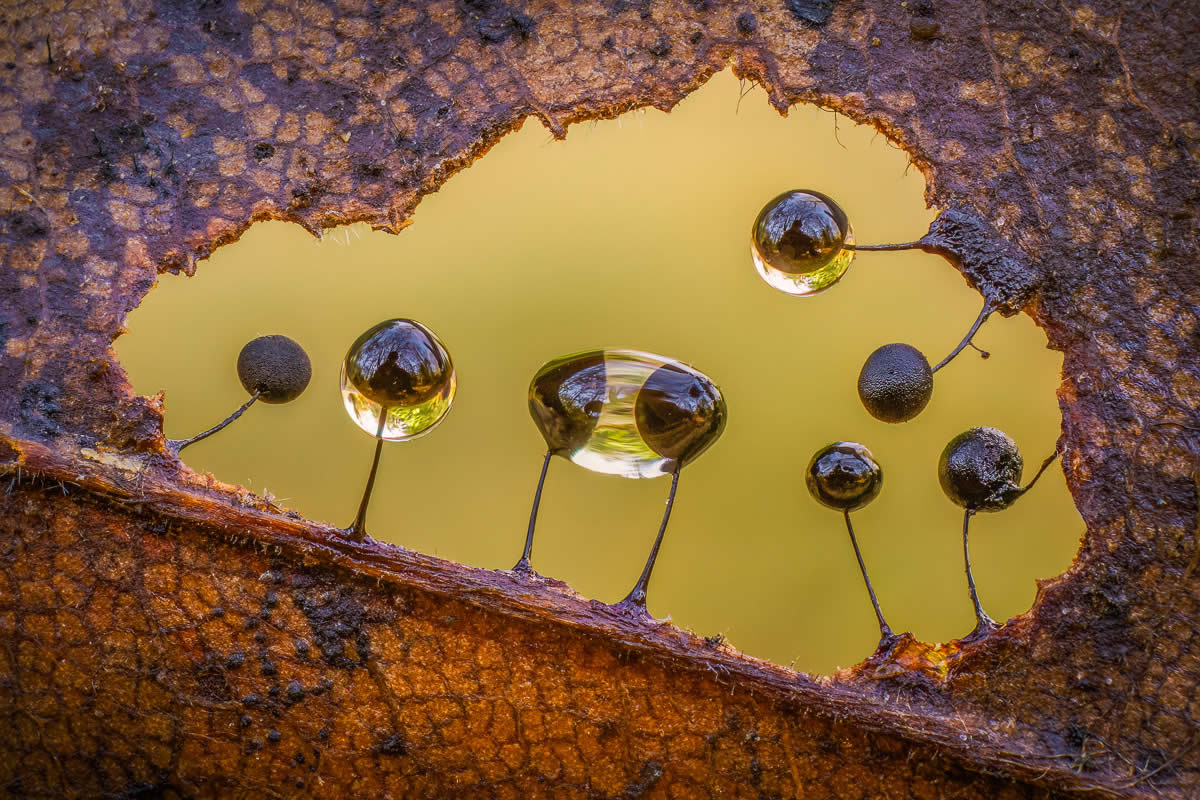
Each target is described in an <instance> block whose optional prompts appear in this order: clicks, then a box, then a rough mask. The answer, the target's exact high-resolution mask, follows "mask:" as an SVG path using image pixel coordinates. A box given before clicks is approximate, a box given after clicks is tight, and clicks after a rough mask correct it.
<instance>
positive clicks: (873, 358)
mask: <svg viewBox="0 0 1200 800" xmlns="http://www.w3.org/2000/svg"><path fill="white" fill-rule="evenodd" d="M858 397H859V399H860V400H862V404H863V407H865V408H866V409H867V412H868V413H869V414H870V415H871V416H872V417H874V418H875V419H877V420H880V421H882V422H907V421H909V420H910V419H912V418H913V417H915V416H917V415H918V414H920V413H921V412H922V411H923V410H924V409H925V406H927V405H929V399H930V398H931V397H933V370H932V369H930V367H929V361H928V360H927V359H926V358H925V355H924V354H923V353H922V352H921V351H920V350H918V349H917V348H915V347H913V346H912V345H909V344H900V343H896V344H885V345H884V346H883V347H880V348H879V349H878V350H876V351H875V352H873V353H871V355H870V356H868V357H867V361H866V363H865V364H863V368H862V371H861V372H860V373H859V374H858Z"/></svg>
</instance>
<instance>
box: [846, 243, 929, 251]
mask: <svg viewBox="0 0 1200 800" xmlns="http://www.w3.org/2000/svg"><path fill="white" fill-rule="evenodd" d="M842 249H843V250H920V249H921V242H920V241H916V242H900V243H899V244H843V245H842Z"/></svg>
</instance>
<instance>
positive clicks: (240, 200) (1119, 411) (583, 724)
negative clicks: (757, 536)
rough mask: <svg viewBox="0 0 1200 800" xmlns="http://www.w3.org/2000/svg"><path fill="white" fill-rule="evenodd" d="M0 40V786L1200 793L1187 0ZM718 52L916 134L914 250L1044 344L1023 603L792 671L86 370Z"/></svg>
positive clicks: (766, 81) (793, 1)
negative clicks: (426, 523) (508, 565)
mask: <svg viewBox="0 0 1200 800" xmlns="http://www.w3.org/2000/svg"><path fill="white" fill-rule="evenodd" d="M0 24H3V26H4V34H3V36H0V173H3V175H4V180H3V182H2V185H0V261H2V264H3V266H2V267H0V298H2V299H3V301H2V302H0V345H2V346H0V388H2V389H3V391H2V392H0V470H2V471H3V473H4V475H5V477H6V480H7V487H6V494H5V495H4V496H3V498H2V499H0V632H2V639H0V643H2V645H3V646H0V714H2V716H3V722H4V725H3V732H2V733H0V791H3V792H5V793H6V794H7V795H8V796H12V797H62V796H114V797H152V796H153V797H158V796H163V797H229V796H253V797H258V796H284V795H287V796H291V795H313V796H329V797H333V796H345V795H351V794H354V795H359V796H371V797H373V796H394V797H450V796H455V797H493V796H494V797H514V798H517V797H541V796H546V797H704V796H716V795H721V796H736V797H743V796H744V797H800V796H803V797H806V798H814V797H816V798H820V797H828V798H853V797H917V798H925V797H928V798H933V797H952V796H961V797H1013V798H1016V797H1043V796H1054V795H1058V794H1061V793H1075V792H1080V793H1092V794H1096V795H1100V796H1121V795H1130V796H1133V795H1142V794H1154V795H1161V796H1164V797H1178V798H1184V797H1190V796H1194V795H1195V794H1197V793H1198V792H1200V726H1198V725H1197V721H1198V720H1200V635H1198V630H1197V624H1198V623H1197V620H1198V619H1200V615H1198V608H1197V606H1198V604H1200V583H1197V581H1198V580H1200V576H1197V574H1196V572H1195V571H1194V570H1192V569H1191V568H1190V567H1191V565H1193V564H1194V563H1195V553H1196V552H1197V547H1198V544H1200V543H1198V541H1197V538H1196V537H1197V525H1196V514H1197V497H1196V484H1195V481H1194V474H1195V471H1194V464H1195V455H1194V452H1195V449H1196V447H1197V442H1196V435H1195V434H1194V433H1193V432H1192V431H1191V430H1190V428H1194V427H1195V426H1196V425H1197V420H1196V409H1197V404H1198V403H1200V359H1198V358H1197V355H1198V352H1197V351H1198V349H1200V348H1198V343H1200V336H1198V334H1197V327H1196V326H1197V319H1198V316H1200V273H1198V271H1197V269H1196V264H1197V261H1198V257H1200V253H1198V252H1197V250H1198V244H1197V242H1198V238H1200V237H1198V236H1197V233H1198V232H1197V201H1198V199H1200V181H1198V178H1200V170H1198V169H1197V163H1196V158H1197V150H1198V146H1200V120H1198V118H1197V103H1196V97H1197V80H1198V79H1200V56H1198V55H1197V50H1196V49H1195V47H1194V38H1195V36H1196V34H1197V33H1198V32H1200V7H1197V6H1196V4H1195V3H1192V2H1188V0H1150V1H1149V2H1147V3H1142V4H1124V3H1118V2H1091V3H1085V4H1078V5H1073V4H1070V3H1060V4H1057V5H1054V4H1026V3H1021V2H1007V3H1004V4H1000V5H991V4H986V3H970V2H963V1H962V0H937V1H936V2H935V1H933V0H909V1H908V2H906V3H899V2H890V3H882V2H849V1H848V0H838V1H837V2H834V1H833V0H812V2H809V1H807V0H783V1H781V2H769V3H756V4H749V3H746V4H741V3H738V4H725V3H713V2H708V1H707V0H688V1H687V2H684V0H675V1H674V2H671V1H670V0H663V1H662V2H652V1H651V0H633V1H627V0H613V2H596V1H594V0H580V1H579V2H568V1H567V0H560V2H559V3H557V4H554V3H551V2H529V3H521V2H517V0H513V1H512V2H492V1H491V0H462V1H461V2H449V1H447V2H434V3H424V2H411V3H409V4H407V5H405V4H401V3H398V2H397V3H377V2H369V1H368V0H327V1H326V2H321V0H299V1H298V2H292V1H291V0H289V1H288V2H279V3H273V2H269V1H268V0H240V2H234V0H206V1H205V2H200V3H178V2H172V1H171V0H157V1H156V0H137V1H134V0H125V1H124V2H122V0H114V1H113V2H110V3H103V4H102V3H97V2H92V3H86V4H69V3H64V2H62V0H43V2H27V3H10V4H8V5H7V6H6V8H5V10H4V11H3V12H2V15H0ZM730 63H732V64H733V67H734V69H735V70H736V71H737V72H738V74H740V75H743V76H745V77H748V78H752V79H754V80H756V81H758V82H760V83H761V84H762V85H763V86H765V87H766V88H767V90H768V92H769V95H770V97H771V99H772V102H774V103H775V104H776V105H777V106H778V107H779V108H780V109H781V110H784V109H786V108H787V107H788V106H789V105H791V104H794V103H797V102H816V103H820V104H822V105H824V106H826V107H829V108H833V109H836V110H838V111H840V112H841V113H843V114H846V115H848V116H850V117H852V118H854V119H855V120H857V121H860V122H863V123H867V124H872V125H875V126H876V127H878V128H879V129H880V130H882V131H884V132H885V133H886V134H887V135H888V136H890V137H891V138H892V139H893V140H894V141H896V142H897V143H899V144H900V145H902V146H903V147H904V148H906V150H907V151H908V152H909V153H910V155H911V158H912V160H913V162H914V163H915V164H916V165H917V166H918V167H919V168H920V169H921V170H922V171H923V172H924V173H925V174H926V177H927V179H928V185H929V196H928V199H929V201H930V202H931V203H932V204H934V205H935V206H936V207H938V208H939V209H941V210H942V213H941V216H939V218H938V220H937V221H935V223H934V226H933V232H932V237H933V238H935V239H936V241H937V243H938V249H939V250H940V251H942V252H944V253H945V254H946V255H947V257H948V258H949V259H950V260H951V261H952V262H953V263H955V264H956V265H957V266H958V267H959V268H960V269H961V270H962V271H963V273H964V275H965V276H966V277H967V279H968V280H970V281H971V282H972V283H973V285H975V286H977V287H978V288H980V289H981V291H984V292H987V293H988V294H990V295H992V296H995V297H996V299H997V300H998V301H999V302H1001V303H1002V304H1003V307H1004V310H1005V311H1006V312H1008V313H1015V312H1016V311H1020V310H1023V311H1026V312H1028V313H1030V314H1031V315H1033V317H1034V318H1035V319H1036V320H1037V321H1038V323H1039V324H1040V325H1042V327H1043V328H1044V329H1045V331H1046V333H1047V335H1048V337H1049V339H1050V342H1051V345H1052V346H1054V347H1056V348H1060V349H1062V350H1063V351H1064V354H1065V361H1064V380H1063V384H1062V388H1061V389H1060V394H1059V396H1060V402H1061V405H1062V409H1063V421H1064V428H1063V437H1062V440H1061V442H1060V446H1061V448H1062V453H1063V462H1064V466H1065V469H1066V473H1067V479H1068V483H1069V485H1070V487H1071V490H1072V492H1073V494H1074V497H1075V500H1076V502H1077V504H1078V506H1079V508H1080V511H1081V512H1082V514H1083V517H1084V519H1085V520H1086V522H1087V535H1086V538H1085V540H1084V544H1083V547H1082V550H1081V552H1080V555H1079V558H1078V560H1077V563H1076V564H1075V565H1074V566H1073V567H1072V568H1071V570H1069V571H1068V572H1067V573H1066V574H1065V575H1064V576H1062V577H1060V578H1058V579H1056V580H1054V581H1050V582H1047V583H1045V584H1044V585H1043V586H1042V588H1041V591H1040V593H1039V596H1038V599H1037V602H1036V604H1035V606H1034V608H1033V610H1032V611H1030V612H1029V613H1028V614H1027V615H1025V616H1023V617H1021V618H1019V619H1018V620H1016V621H1015V622H1013V623H1010V624H1009V625H1008V626H1006V627H1005V628H1004V629H1003V630H1002V631H1000V632H999V633H997V634H996V635H993V636H991V637H990V638H988V639H986V640H984V641H982V642H979V643H976V644H972V645H969V646H963V647H960V646H959V645H957V644H954V643H952V644H950V645H945V646H929V645H924V644H921V643H919V642H914V641H912V640H904V641H903V642H901V643H900V644H899V645H898V646H897V647H896V648H895V649H893V651H892V652H890V653H881V654H877V655H876V656H875V657H873V658H871V659H868V660H867V661H866V662H864V663H863V664H861V665H859V666H858V667H856V668H854V669H851V670H848V671H846V672H844V673H842V674H839V675H838V676H837V677H836V678H834V679H830V680H822V681H816V680H812V679H810V678H808V677H806V676H803V675H797V674H795V673H793V672H791V671H789V670H787V669H783V668H780V667H776V666H772V665H769V664H765V663H762V662H759V661H756V660H753V659H748V658H745V657H743V656H741V655H740V654H738V653H736V652H734V651H732V650H731V649H729V648H727V647H726V646H724V645H722V644H720V643H717V642H712V641H706V640H703V639H699V638H696V637H694V636H692V635H690V634H687V633H684V632H681V631H679V630H677V629H675V628H674V627H672V626H670V625H657V624H653V623H648V622H642V621H639V620H637V619H631V618H626V617H623V616H621V615H619V614H617V613H615V612H614V611H613V610H612V609H610V608H608V607H606V606H603V605H600V604H597V603H594V602H589V601H587V600H584V599H583V598H580V597H578V596H576V595H574V594H573V593H572V592H570V590H569V589H567V588H566V587H564V586H562V585H561V584H557V583H554V582H549V581H547V582H540V583H529V582H526V581H523V580H520V579H517V578H514V577H513V576H511V575H509V574H507V573H494V572H487V571H482V570H476V569H469V568H465V567H462V566H458V565H454V564H449V563H445V562H442V561H439V560H437V559H433V558H429V557H424V556H420V555H417V554H414V553H410V552H407V551H404V550H401V549H399V548H395V547H389V546H383V545H377V544H372V543H366V544H362V543H355V542H351V541H348V540H347V539H345V538H344V537H342V536H341V535H340V534H339V533H338V532H337V531H334V530H331V529H329V528H327V527H325V526H322V525H320V524H316V523H312V522H309V521H306V520H303V519H300V518H299V517H297V516H296V515H293V514H289V513H286V512H283V511H281V510H279V509H277V508H275V507H274V506H272V505H271V504H270V503H269V502H267V501H264V500H262V499H260V498H255V497H253V496H250V495H249V494H248V493H247V492H246V491H245V490H243V489H239V488H236V487H230V486H225V485H223V484H217V483H213V482H210V481H208V480H206V479H204V478H202V477H200V476H197V475H195V474H193V473H191V472H190V471H188V470H187V469H186V467H184V466H183V465H182V464H181V463H180V462H179V461H178V460H177V459H175V458H172V457H171V456H170V455H169V454H168V452H167V451H166V449H165V443H164V439H163V435H162V413H161V407H160V405H159V403H158V402H157V400H156V399H154V398H149V399H147V398H141V397H137V396H135V395H134V394H133V392H132V390H131V388H130V386H129V383H128V381H127V379H126V376H125V374H124V372H123V370H122V369H121V368H120V365H119V364H118V363H117V362H116V360H115V356H114V355H113V353H112V351H111V350H110V344H111V342H112V340H113V339H114V338H115V337H116V336H117V335H118V334H119V333H120V331H121V325H122V322H123V320H124V318H125V315H126V314H127V313H128V312H129V311H130V310H131V309H132V308H133V307H134V306H136V305H137V303H139V302H140V301H141V300H142V298H143V297H144V296H145V294H146V293H147V292H148V291H149V289H150V287H151V286H152V284H153V282H154V279H155V275H156V272H157V271H162V270H167V271H180V270H182V271H186V272H191V271H192V270H193V269H194V268H195V261H196V259H198V258H202V257H203V256H206V255H207V254H209V253H210V252H211V251H212V249H213V248H215V247H217V246H219V245H221V244H223V243H227V242H230V241H232V240H234V239H236V238H237V237H238V236H239V235H240V234H241V233H242V232H244V231H245V230H246V228H247V227H248V226H249V225H250V224H251V223H252V222H253V221H254V220H258V219H288V220H293V221H296V222H299V223H300V224H302V225H305V226H306V227H308V228H309V229H310V230H312V231H318V230H320V229H322V228H325V227H329V226H332V225H335V224H341V223H346V222H352V221H366V222H369V223H371V224H372V225H374V226H376V227H380V228H386V229H390V230H397V229H399V228H400V227H402V226H403V225H404V224H405V222H406V220H407V219H408V216H409V215H410V214H411V212H412V210H413V208H414V207H415V205H416V203H417V202H418V200H419V199H420V197H421V196H422V195H423V194H425V193H428V192H431V191H434V190H435V189H436V188H437V187H438V186H439V185H440V184H441V183H442V182H443V181H444V180H445V179H446V178H447V177H448V176H449V175H450V174H452V173H453V172H454V171H455V170H457V169H460V168H462V167H463V166H465V165H466V164H469V163H470V162H471V161H472V160H473V159H475V158H477V157H478V156H480V155H481V154H482V153H483V152H484V151H486V149H487V148H488V147H489V146H490V145H491V144H492V143H494V142H495V141H496V140H497V139H498V138H499V137H501V136H502V135H503V134H504V133H506V132H507V131H509V130H512V129H513V128H514V127H515V126H516V125H517V124H519V123H520V121H521V120H522V119H523V118H524V117H526V116H529V115H536V116H537V117H538V118H539V119H541V121H542V122H543V123H544V124H545V125H546V126H547V127H548V128H549V129H550V130H551V131H552V132H554V133H555V134H559V135H561V134H562V133H564V132H565V130H566V126H567V125H568V124H569V123H571V122H575V121H579V120H585V119H594V118H597V117H606V116H612V115H615V114H617V113H619V112H621V111H624V110H627V109H631V108H635V107H639V106H645V105H652V106H655V107H658V108H663V109H667V108H670V107H671V106H672V105H673V104H674V103H676V102H677V101H678V100H679V99H680V98H681V97H683V96H684V95H685V94H686V93H687V92H688V91H689V90H691V89H693V88H695V87H696V86H698V85H699V84H700V83H702V82H703V81H704V80H705V79H706V78H707V77H708V76H709V75H711V74H712V73H713V72H714V71H716V70H718V69H721V68H723V67H725V66H726V65H728V64H730ZM1164 422H1173V423H1176V424H1174V425H1164V424H1162V423H1164Z"/></svg>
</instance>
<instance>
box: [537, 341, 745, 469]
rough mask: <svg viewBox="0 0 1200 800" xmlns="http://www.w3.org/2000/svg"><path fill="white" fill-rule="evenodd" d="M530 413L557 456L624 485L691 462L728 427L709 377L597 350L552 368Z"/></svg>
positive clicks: (629, 353)
mask: <svg viewBox="0 0 1200 800" xmlns="http://www.w3.org/2000/svg"><path fill="white" fill-rule="evenodd" d="M529 412H530V414H531V415H532V416H533V421H534V423H536V424H537V426H538V429H539V430H540V431H541V432H542V436H543V437H544V438H545V439H546V444H547V446H548V447H549V448H550V450H551V451H552V452H554V453H555V454H556V455H560V456H562V457H564V458H566V459H569V460H570V461H573V462H574V463H576V464H578V465H580V466H581V467H584V468H586V469H589V470H592V471H593V472H603V473H607V474H609V475H620V476H622V477H625V478H654V477H657V476H659V475H666V474H670V473H671V472H673V471H674V470H675V468H676V466H683V465H686V464H688V463H690V462H691V461H694V460H695V459H696V458H698V457H699V456H700V454H701V453H703V452H704V451H705V450H706V449H708V447H709V446H710V445H712V443H713V442H715V441H716V440H717V438H718V437H719V436H720V435H721V431H722V430H723V429H724V427H725V418H726V413H727V412H726V407H725V398H724V397H722V395H721V391H720V389H718V388H717V386H716V384H714V383H713V382H712V380H710V379H709V378H708V377H707V376H706V375H704V374H703V373H701V372H698V371H697V370H694V369H692V368H691V367H689V366H686V365H685V364H682V363H680V362H678V361H675V360H673V359H670V358H666V357H664V356H658V355H654V354H653V353H643V352H640V351H638V350H592V351H588V352H584V353H576V354H574V355H569V356H565V357H563V358H559V359H555V360H554V361H551V362H549V363H547V364H546V365H545V366H543V367H542V368H541V369H540V370H538V372H537V374H536V375H535V376H534V378H533V381H532V382H531V383H530V385H529Z"/></svg>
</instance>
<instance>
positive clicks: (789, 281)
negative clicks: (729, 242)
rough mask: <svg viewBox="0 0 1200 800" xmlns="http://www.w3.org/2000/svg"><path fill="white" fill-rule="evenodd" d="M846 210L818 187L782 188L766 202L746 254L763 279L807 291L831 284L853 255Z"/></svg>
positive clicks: (789, 291) (785, 289) (778, 286)
mask: <svg viewBox="0 0 1200 800" xmlns="http://www.w3.org/2000/svg"><path fill="white" fill-rule="evenodd" d="M853 244H854V232H853V231H852V230H851V229H850V220H849V218H848V217H847V216H846V212H845V211H843V210H842V209H841V207H840V206H838V204H837V203H835V202H834V201H833V200H831V199H830V198H829V197H826V196H825V195H823V194H821V193H820V192H814V191H811V190H796V191H790V192H784V193H783V194H781V195H779V196H778V197H776V198H775V199H774V200H772V201H771V202H769V203H767V204H766V205H765V206H764V207H763V210H762V211H760V212H759V213H758V217H757V218H756V219H755V220H754V227H753V228H752V229H751V232H750V254H751V256H753V258H754V266H755V268H756V269H757V270H758V274H759V275H761V276H762V279H763V280H764V281H766V282H767V283H768V284H770V285H771V286H773V287H775V288H776V289H778V290H779V291H781V292H786V293H787V294H790V295H796V296H805V295H811V294H816V293H817V292H821V291H823V290H825V289H828V288H829V287H830V286H833V285H834V284H835V283H837V282H838V281H839V280H841V277H842V275H844V274H845V272H846V270H847V269H848V268H849V266H850V262H851V261H853V260H854V250H852V249H846V247H845V246H846V245H853Z"/></svg>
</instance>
